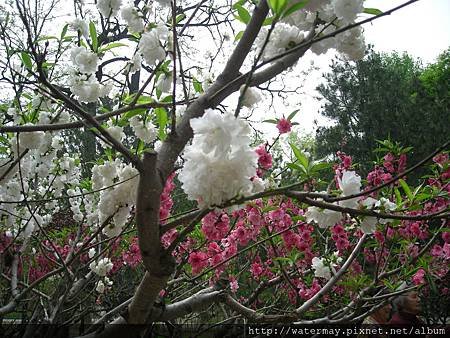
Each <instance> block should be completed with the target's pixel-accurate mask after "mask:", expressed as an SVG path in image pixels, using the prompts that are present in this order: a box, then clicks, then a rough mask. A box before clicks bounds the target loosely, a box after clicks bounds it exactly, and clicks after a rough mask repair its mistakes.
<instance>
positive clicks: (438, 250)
mask: <svg viewBox="0 0 450 338" xmlns="http://www.w3.org/2000/svg"><path fill="white" fill-rule="evenodd" d="M443 253H444V251H443V249H442V246H440V245H438V244H435V245H434V246H433V248H432V249H431V256H433V257H441V256H442V255H443Z"/></svg>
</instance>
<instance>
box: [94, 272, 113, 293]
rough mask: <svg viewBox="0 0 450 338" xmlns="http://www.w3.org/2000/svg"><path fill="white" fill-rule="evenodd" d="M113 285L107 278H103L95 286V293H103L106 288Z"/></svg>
mask: <svg viewBox="0 0 450 338" xmlns="http://www.w3.org/2000/svg"><path fill="white" fill-rule="evenodd" d="M111 285H113V281H112V280H110V279H109V278H108V277H106V276H105V277H103V280H101V279H100V280H99V281H98V282H97V285H96V286H95V291H97V292H98V293H105V290H106V287H107V286H111Z"/></svg>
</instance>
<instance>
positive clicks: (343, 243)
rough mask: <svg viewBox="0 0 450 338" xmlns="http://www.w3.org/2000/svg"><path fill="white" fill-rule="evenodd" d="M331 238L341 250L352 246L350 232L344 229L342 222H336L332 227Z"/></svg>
mask: <svg viewBox="0 0 450 338" xmlns="http://www.w3.org/2000/svg"><path fill="white" fill-rule="evenodd" d="M331 233H332V235H331V238H332V239H333V241H334V243H335V244H336V248H337V249H338V250H339V251H344V250H346V249H348V248H349V247H350V242H349V240H348V234H347V232H346V231H345V229H344V226H343V225H342V224H336V225H334V226H333V227H331Z"/></svg>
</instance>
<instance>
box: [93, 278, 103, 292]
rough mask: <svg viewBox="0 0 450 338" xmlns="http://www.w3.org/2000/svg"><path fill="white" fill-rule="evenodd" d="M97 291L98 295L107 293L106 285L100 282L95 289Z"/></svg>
mask: <svg viewBox="0 0 450 338" xmlns="http://www.w3.org/2000/svg"><path fill="white" fill-rule="evenodd" d="M95 291H97V292H98V293H104V292H105V284H104V283H103V282H102V281H101V280H99V281H98V282H97V286H96V287H95Z"/></svg>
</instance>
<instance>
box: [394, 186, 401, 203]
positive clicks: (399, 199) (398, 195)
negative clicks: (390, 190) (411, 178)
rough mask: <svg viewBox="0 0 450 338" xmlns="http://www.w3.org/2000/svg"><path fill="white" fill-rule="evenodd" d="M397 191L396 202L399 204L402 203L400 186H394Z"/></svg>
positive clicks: (395, 191)
mask: <svg viewBox="0 0 450 338" xmlns="http://www.w3.org/2000/svg"><path fill="white" fill-rule="evenodd" d="M394 193H395V202H396V204H397V205H400V204H401V203H402V195H401V194H400V190H398V188H394Z"/></svg>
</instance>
